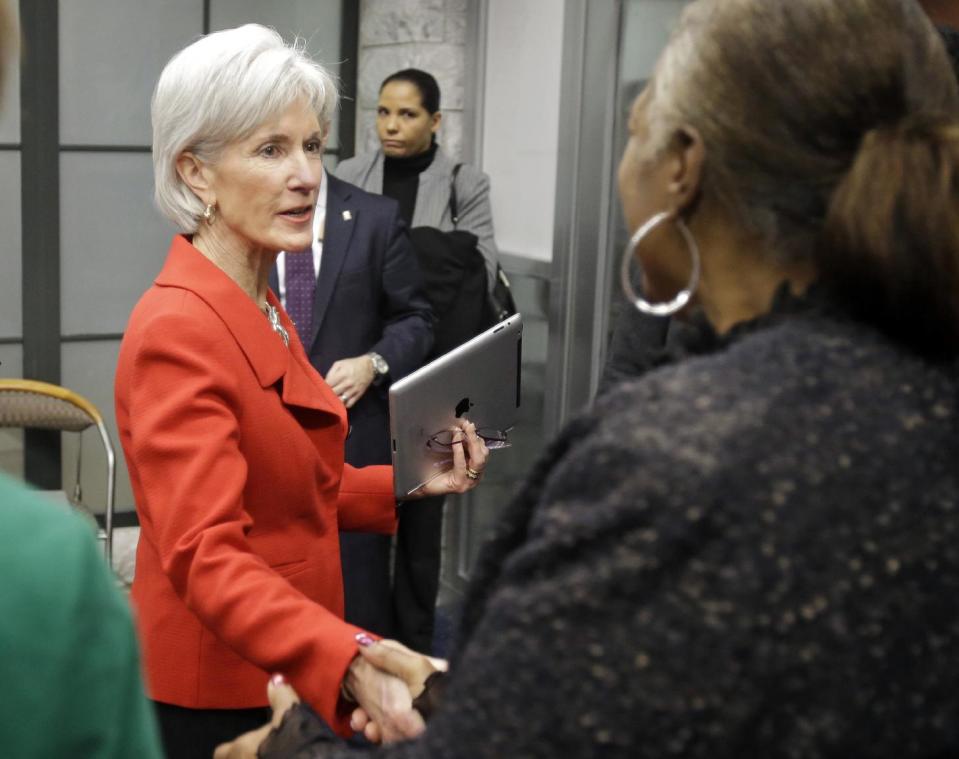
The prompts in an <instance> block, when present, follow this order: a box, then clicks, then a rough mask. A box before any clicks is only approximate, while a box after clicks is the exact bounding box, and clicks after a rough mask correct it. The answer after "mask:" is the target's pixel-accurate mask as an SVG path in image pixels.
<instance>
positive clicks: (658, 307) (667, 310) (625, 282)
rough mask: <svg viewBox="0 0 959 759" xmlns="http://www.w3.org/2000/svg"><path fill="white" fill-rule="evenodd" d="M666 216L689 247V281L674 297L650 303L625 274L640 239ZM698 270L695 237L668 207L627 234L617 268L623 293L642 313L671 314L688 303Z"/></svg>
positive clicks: (697, 251)
mask: <svg viewBox="0 0 959 759" xmlns="http://www.w3.org/2000/svg"><path fill="white" fill-rule="evenodd" d="M670 219H674V220H675V221H676V227H677V228H678V229H679V232H680V234H681V235H682V236H683V240H684V241H685V242H686V247H687V248H689V255H690V258H692V264H693V270H692V273H691V274H690V275H689V282H688V283H687V284H686V287H684V288H683V289H682V290H680V291H679V293H677V294H676V297H675V298H673V299H672V300H669V301H666V302H665V303H650V302H649V301H648V300H646V299H645V298H644V297H643V296H641V295H640V294H639V293H637V292H636V289H635V288H634V287H633V282H632V278H631V277H630V274H629V264H630V262H631V261H632V260H633V257H634V255H635V253H636V248H637V247H638V246H639V244H640V243H641V242H642V241H643V238H644V237H646V235H648V234H649V233H650V232H651V231H652V230H653V229H654V228H655V227H657V226H659V225H660V224H662V223H663V222H664V221H668V220H670ZM699 270H700V263H699V246H698V245H697V244H696V238H695V237H693V233H692V232H690V231H689V227H687V226H686V224H685V222H684V221H683V220H682V219H681V218H679V217H678V216H674V215H673V214H671V213H669V212H668V211H662V212H661V213H658V214H656V215H655V216H653V217H652V218H651V219H649V220H648V221H647V222H646V223H645V224H643V225H642V226H640V228H639V229H637V230H636V232H635V233H634V234H633V236H632V237H631V238H630V240H629V244H628V245H627V246H626V252H625V253H624V254H623V262H622V265H621V266H620V269H619V277H620V284H621V285H622V286H623V292H624V293H625V295H626V298H627V299H628V300H629V302H630V303H632V304H633V306H635V307H636V308H637V309H639V310H640V311H642V312H643V313H644V314H650V315H651V316H672V315H673V314H675V313H676V312H677V311H679V310H680V309H682V308H683V307H684V306H685V305H686V304H687V303H689V299H690V298H692V297H693V293H694V292H696V287H697V285H699Z"/></svg>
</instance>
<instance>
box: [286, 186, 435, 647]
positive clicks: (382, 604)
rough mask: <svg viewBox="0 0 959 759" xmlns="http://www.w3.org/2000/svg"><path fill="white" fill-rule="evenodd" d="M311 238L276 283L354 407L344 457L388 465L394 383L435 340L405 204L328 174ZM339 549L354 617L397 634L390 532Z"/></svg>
mask: <svg viewBox="0 0 959 759" xmlns="http://www.w3.org/2000/svg"><path fill="white" fill-rule="evenodd" d="M313 238H314V242H313V247H312V250H307V251H299V252H296V253H281V254H280V256H279V258H278V260H277V266H276V267H274V270H273V272H272V274H271V280H270V284H271V286H272V287H273V289H274V291H275V292H276V293H278V294H279V295H280V297H281V299H282V300H283V303H284V306H285V307H286V310H287V312H288V313H289V314H290V317H291V318H292V319H293V322H294V324H295V325H296V327H297V332H298V333H299V335H300V340H301V341H302V343H303V346H304V348H305V349H306V353H307V355H308V356H309V357H310V361H311V363H312V364H313V366H314V367H315V368H316V370H317V371H318V372H319V373H320V374H322V375H323V377H324V378H325V379H326V381H327V383H328V384H329V385H330V387H331V388H332V389H333V391H334V392H335V393H336V394H337V395H339V396H340V400H342V401H343V403H344V405H346V407H347V409H348V411H349V420H350V435H349V437H348V438H347V441H346V460H347V462H348V463H350V464H353V465H354V466H367V465H369V464H388V463H390V438H389V405H388V397H387V391H388V389H389V385H390V383H391V382H394V381H395V380H398V379H400V378H402V377H404V376H406V375H407V374H409V373H410V372H412V371H413V370H414V369H417V368H418V367H419V366H420V365H421V364H422V363H423V361H424V359H425V358H426V355H427V353H428V352H429V350H430V348H431V346H432V343H433V327H432V314H431V312H430V307H429V303H428V302H427V300H426V298H425V297H424V295H423V293H422V288H421V283H420V274H419V269H418V267H417V263H416V257H415V255H414V253H413V251H412V249H411V248H410V245H409V241H408V238H407V234H406V229H405V224H404V223H403V221H402V220H401V219H400V215H399V204H398V203H397V202H396V201H394V200H391V199H390V198H386V197H383V196H381V195H373V194H371V193H368V192H366V191H364V190H361V189H360V188H359V187H356V186H354V185H351V184H349V183H347V182H344V181H343V180H341V179H337V178H336V177H334V176H332V175H331V174H329V173H327V172H324V174H323V180H322V186H321V190H320V197H319V202H318V205H317V213H316V216H315V221H314V236H313ZM311 253H312V255H311ZM311 259H312V260H311ZM414 508H415V507H414ZM340 550H341V551H342V559H343V582H344V593H345V601H346V619H347V621H349V622H351V623H353V624H356V625H358V626H361V627H364V628H366V629H368V630H371V631H373V632H376V633H379V634H381V635H391V634H392V632H393V614H392V603H391V599H390V571H389V556H390V538H389V537H388V536H384V535H371V534H360V533H341V535H340Z"/></svg>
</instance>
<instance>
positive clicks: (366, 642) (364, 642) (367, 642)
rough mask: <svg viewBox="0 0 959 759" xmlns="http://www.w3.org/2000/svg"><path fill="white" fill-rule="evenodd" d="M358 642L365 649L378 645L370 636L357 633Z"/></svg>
mask: <svg viewBox="0 0 959 759" xmlns="http://www.w3.org/2000/svg"><path fill="white" fill-rule="evenodd" d="M356 642H357V643H359V644H360V645H361V646H363V648H366V647H367V646H372V645H373V644H374V643H376V641H375V640H374V639H373V638H371V637H370V636H369V635H367V634H366V633H357V634H356Z"/></svg>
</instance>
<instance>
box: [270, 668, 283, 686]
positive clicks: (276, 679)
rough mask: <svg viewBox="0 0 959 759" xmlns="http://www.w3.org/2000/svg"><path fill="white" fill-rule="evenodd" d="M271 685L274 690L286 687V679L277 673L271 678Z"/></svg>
mask: <svg viewBox="0 0 959 759" xmlns="http://www.w3.org/2000/svg"><path fill="white" fill-rule="evenodd" d="M270 685H272V686H273V687H274V688H279V687H280V686H281V685H286V678H285V677H283V675H281V674H280V673H279V672H277V673H276V674H274V675H273V677H271V678H270Z"/></svg>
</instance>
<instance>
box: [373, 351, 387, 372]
mask: <svg viewBox="0 0 959 759" xmlns="http://www.w3.org/2000/svg"><path fill="white" fill-rule="evenodd" d="M370 359H372V361H373V368H374V369H375V370H376V373H377V374H386V373H387V372H388V371H389V370H390V367H389V366H388V365H387V363H386V361H385V360H384V359H383V357H382V356H380V355H377V354H376V353H373V354H371V355H370Z"/></svg>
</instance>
